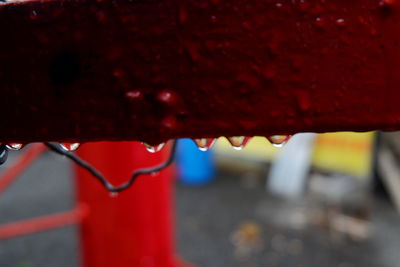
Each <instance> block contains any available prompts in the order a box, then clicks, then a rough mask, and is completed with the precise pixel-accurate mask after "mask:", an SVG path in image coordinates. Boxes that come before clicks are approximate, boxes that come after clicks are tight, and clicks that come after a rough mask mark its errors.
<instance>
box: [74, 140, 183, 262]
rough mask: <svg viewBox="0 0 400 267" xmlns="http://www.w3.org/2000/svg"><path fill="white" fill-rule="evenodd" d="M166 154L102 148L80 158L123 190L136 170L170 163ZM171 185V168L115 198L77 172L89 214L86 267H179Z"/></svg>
mask: <svg viewBox="0 0 400 267" xmlns="http://www.w3.org/2000/svg"><path fill="white" fill-rule="evenodd" d="M164 150H165V151H162V152H159V153H155V154H150V153H148V152H147V151H145V149H144V147H143V146H142V145H140V144H138V143H133V142H118V143H110V142H102V143H96V144H86V145H83V146H82V147H81V148H80V149H79V152H78V154H79V155H80V156H81V157H82V158H83V159H85V160H87V161H88V162H90V163H92V164H93V165H94V166H95V167H97V168H98V169H99V170H100V171H101V172H102V173H103V174H104V175H105V176H107V177H109V179H110V181H111V182H112V183H113V184H119V183H122V182H123V181H125V180H126V179H128V177H129V176H130V174H131V173H132V171H133V170H135V169H138V168H142V167H149V166H152V165H155V164H158V163H160V162H161V161H163V160H165V159H166V156H167V154H168V152H169V151H167V150H168V149H164ZM171 183H172V172H171V168H169V169H167V170H163V171H161V172H160V173H158V174H155V175H145V176H140V177H139V178H138V180H137V181H136V182H135V184H134V185H133V187H132V188H130V189H128V190H127V191H124V192H122V193H120V194H119V195H117V196H113V195H112V194H110V193H108V192H107V191H105V189H104V188H103V187H102V186H101V185H100V184H99V183H98V181H96V180H95V179H93V177H91V175H90V174H88V173H87V172H86V171H84V170H82V169H80V168H78V169H77V187H78V190H77V192H78V201H79V203H81V204H82V203H84V204H86V205H88V207H89V210H90V214H89V216H88V217H87V218H86V219H85V220H84V221H83V223H82V224H81V245H82V249H83V255H82V258H83V259H82V262H83V266H85V267H111V266H121V267H127V266H132V267H135V266H141V267H150V266H151V267H171V266H176V265H175V262H174V245H173V238H172V237H173V233H172V210H173V208H172V187H171Z"/></svg>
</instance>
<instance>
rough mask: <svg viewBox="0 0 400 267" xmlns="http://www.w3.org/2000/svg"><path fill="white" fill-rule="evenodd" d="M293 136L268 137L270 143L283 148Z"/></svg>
mask: <svg viewBox="0 0 400 267" xmlns="http://www.w3.org/2000/svg"><path fill="white" fill-rule="evenodd" d="M291 137H292V136H291V135H272V136H270V137H267V139H268V141H269V142H270V143H271V144H272V145H273V146H275V147H283V146H284V145H285V144H286V143H287V142H288V141H289V140H290V138H291Z"/></svg>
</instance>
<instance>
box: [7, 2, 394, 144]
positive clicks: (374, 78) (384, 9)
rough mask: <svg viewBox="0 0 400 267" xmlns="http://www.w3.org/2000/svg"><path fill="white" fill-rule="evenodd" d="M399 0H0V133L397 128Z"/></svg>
mask: <svg viewBox="0 0 400 267" xmlns="http://www.w3.org/2000/svg"><path fill="white" fill-rule="evenodd" d="M399 8H400V7H399V4H398V3H397V1H393V0H392V1H388V0H387V1H379V0H352V1H348V0H281V1H272V0H264V1H258V0H229V1H227V0H210V1H203V0H184V1H178V0H165V1H155V0H148V1H136V0H135V1H128V0H115V1H91V0H83V1H82V0H79V1H26V2H15V3H12V2H10V3H0V25H1V28H0V34H1V36H2V41H1V43H0V88H1V98H2V114H3V116H1V117H0V124H1V133H0V139H1V141H21V142H22V141H23V142H30V141H43V140H58V141H61V140H63V141H78V140H79V141H88V140H92V141H93V140H141V141H147V142H148V143H154V144H155V143H159V142H161V141H164V140H167V139H171V138H177V137H217V136H221V135H226V136H237V135H247V136H252V135H265V136H268V135H271V134H292V133H296V132H305V131H312V132H326V131H340V130H354V131H365V130H372V129H385V130H394V129H400V105H399V104H398V102H399V95H400V90H399V87H400V48H399V43H400V17H399Z"/></svg>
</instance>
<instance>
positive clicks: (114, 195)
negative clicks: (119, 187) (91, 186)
mask: <svg viewBox="0 0 400 267" xmlns="http://www.w3.org/2000/svg"><path fill="white" fill-rule="evenodd" d="M118 195H119V194H118V192H110V197H112V198H116V197H118Z"/></svg>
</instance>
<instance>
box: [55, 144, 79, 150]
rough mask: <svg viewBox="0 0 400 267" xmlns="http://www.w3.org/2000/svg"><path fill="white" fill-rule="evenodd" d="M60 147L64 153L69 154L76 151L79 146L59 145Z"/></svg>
mask: <svg viewBox="0 0 400 267" xmlns="http://www.w3.org/2000/svg"><path fill="white" fill-rule="evenodd" d="M60 146H61V148H62V149H64V150H65V151H68V152H71V151H75V150H77V149H78V147H79V146H80V144H79V143H60Z"/></svg>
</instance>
